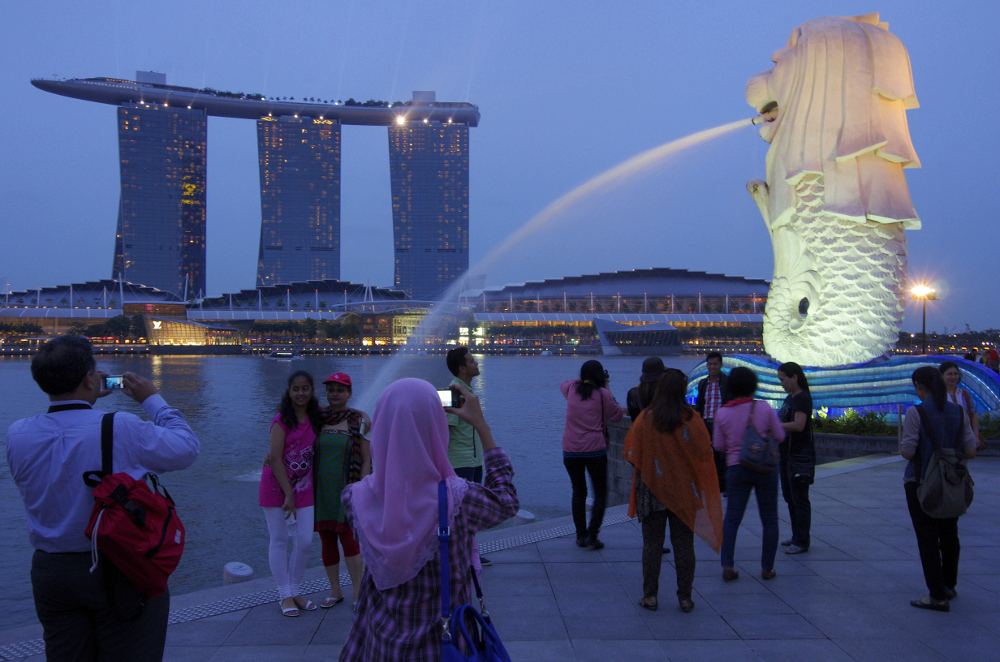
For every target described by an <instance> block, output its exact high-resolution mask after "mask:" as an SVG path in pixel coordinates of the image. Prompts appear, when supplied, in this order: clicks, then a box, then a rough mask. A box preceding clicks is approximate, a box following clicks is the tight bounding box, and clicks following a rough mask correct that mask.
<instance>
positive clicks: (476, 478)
mask: <svg viewBox="0 0 1000 662" xmlns="http://www.w3.org/2000/svg"><path fill="white" fill-rule="evenodd" d="M455 475H456V476H458V477H459V478H464V479H465V480H468V481H472V482H473V483H477V484H478V483H482V482H483V465H481V464H480V465H479V466H478V467H456V468H455Z"/></svg>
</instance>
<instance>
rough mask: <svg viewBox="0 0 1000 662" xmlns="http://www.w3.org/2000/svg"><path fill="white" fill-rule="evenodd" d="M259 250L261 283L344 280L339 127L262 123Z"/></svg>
mask: <svg viewBox="0 0 1000 662" xmlns="http://www.w3.org/2000/svg"><path fill="white" fill-rule="evenodd" d="M257 150H258V158H259V161H260V217H261V222H260V251H259V254H258V259H257V285H275V284H277V283H290V282H292V281H307V280H326V279H334V280H336V279H339V278H340V124H339V123H338V122H337V121H336V120H330V119H318V118H306V117H289V116H282V117H263V118H261V119H259V120H258V121H257Z"/></svg>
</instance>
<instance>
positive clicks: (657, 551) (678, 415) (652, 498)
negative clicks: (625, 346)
mask: <svg viewBox="0 0 1000 662" xmlns="http://www.w3.org/2000/svg"><path fill="white" fill-rule="evenodd" d="M686 392H687V376H686V375H685V374H684V373H683V372H681V371H680V370H674V369H668V370H667V371H666V372H665V373H664V374H663V376H662V377H661V378H660V381H659V383H658V384H657V387H656V394H655V395H654V396H653V401H652V402H651V403H650V404H649V407H648V408H646V409H644V410H643V411H642V413H641V414H639V416H638V418H637V419H636V420H635V421H634V422H633V423H632V428H631V429H630V430H629V432H628V436H627V437H625V453H624V455H625V459H626V460H628V461H629V462H630V463H632V466H633V467H635V472H634V474H633V479H632V496H631V498H630V499H629V507H628V514H629V517H635V516H636V515H637V514H638V516H639V521H641V522H642V592H643V597H642V599H641V600H639V605H640V606H642V607H644V608H646V609H649V610H651V611H656V608H657V601H656V596H657V593H658V592H659V583H660V564H661V558H660V557H661V554H662V548H663V540H664V537H665V536H666V528H667V522H668V521H669V522H670V542H671V544H672V545H673V548H674V565H675V566H676V568H677V599H678V600H679V602H680V607H681V611H684V612H689V611H691V610H692V609H694V602H692V600H691V588H692V585H693V584H694V566H695V559H694V534H698V537H699V538H701V539H703V540H704V541H705V542H707V543H708V544H709V546H710V547H711V548H712V549H713V550H715V552H716V553H718V552H719V547H720V545H721V544H722V499H721V497H720V496H719V482H718V479H717V478H716V475H715V460H714V458H713V456H712V440H711V438H710V437H709V435H708V429H707V428H706V427H705V422H704V421H703V420H702V419H701V416H699V415H698V413H697V412H695V411H694V410H693V409H692V408H691V407H689V406H688V404H687V403H686V402H685V401H684V395H685V393H686Z"/></svg>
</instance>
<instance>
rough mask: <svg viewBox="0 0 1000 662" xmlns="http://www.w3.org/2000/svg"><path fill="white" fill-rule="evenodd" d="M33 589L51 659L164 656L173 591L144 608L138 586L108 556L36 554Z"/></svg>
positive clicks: (83, 661) (87, 661)
mask: <svg viewBox="0 0 1000 662" xmlns="http://www.w3.org/2000/svg"><path fill="white" fill-rule="evenodd" d="M31 588H32V592H33V594H34V598H35V612H36V613H37V614H38V620H39V622H40V623H41V624H42V629H43V632H44V635H43V636H44V638H45V656H46V658H47V659H49V660H59V661H60V662H62V661H63V660H66V661H69V662H73V661H79V662H96V661H97V660H136V662H147V661H148V662H153V661H158V660H162V659H163V647H164V644H165V643H166V639H167V616H168V615H169V613H170V590H169V589H168V590H167V591H165V592H164V593H163V595H161V596H158V597H155V598H150V599H149V600H147V602H146V606H144V607H142V608H141V611H140V608H139V595H140V594H139V590H138V589H137V588H136V587H135V586H134V585H133V584H132V583H131V582H130V581H129V580H128V579H126V578H125V576H124V575H122V574H121V572H120V571H119V570H118V569H117V568H116V567H114V566H113V565H112V564H111V562H110V561H108V560H107V559H106V558H104V557H103V556H102V557H101V560H100V563H98V565H97V569H96V570H95V571H94V572H93V573H91V572H90V552H83V553H80V554H47V553H45V552H42V551H38V550H36V551H35V554H34V556H32V557H31Z"/></svg>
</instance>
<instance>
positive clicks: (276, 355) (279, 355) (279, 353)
mask: <svg viewBox="0 0 1000 662" xmlns="http://www.w3.org/2000/svg"><path fill="white" fill-rule="evenodd" d="M267 358H269V359H278V360H279V361H291V360H292V359H301V358H302V353H301V352H299V351H298V350H296V349H272V350H271V352H270V353H269V354H268V355H267Z"/></svg>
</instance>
